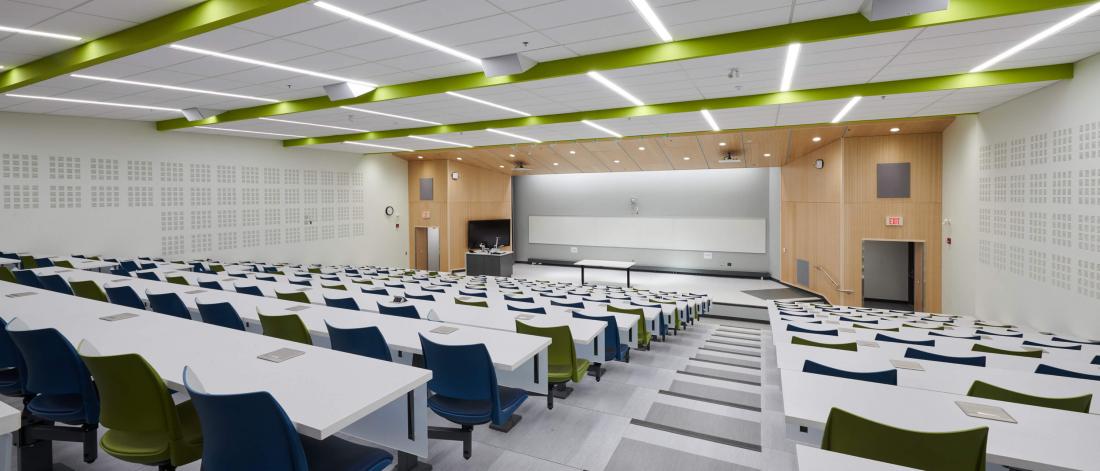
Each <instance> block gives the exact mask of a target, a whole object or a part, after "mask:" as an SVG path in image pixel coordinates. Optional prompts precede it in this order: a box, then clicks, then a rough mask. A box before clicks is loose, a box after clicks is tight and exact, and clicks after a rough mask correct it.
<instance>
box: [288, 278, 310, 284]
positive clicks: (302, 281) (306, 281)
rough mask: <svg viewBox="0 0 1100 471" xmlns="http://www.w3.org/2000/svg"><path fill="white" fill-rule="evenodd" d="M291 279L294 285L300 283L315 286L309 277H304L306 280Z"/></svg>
mask: <svg viewBox="0 0 1100 471" xmlns="http://www.w3.org/2000/svg"><path fill="white" fill-rule="evenodd" d="M289 281H290V284H292V285H299V286H313V282H312V281H310V280H308V279H304V280H289Z"/></svg>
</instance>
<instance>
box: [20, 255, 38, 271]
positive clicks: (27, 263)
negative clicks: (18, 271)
mask: <svg viewBox="0 0 1100 471" xmlns="http://www.w3.org/2000/svg"><path fill="white" fill-rule="evenodd" d="M19 264H20V265H21V266H22V267H23V269H24V270H30V269H31V268H38V262H36V261H34V257H32V256H30V255H24V256H22V257H19Z"/></svg>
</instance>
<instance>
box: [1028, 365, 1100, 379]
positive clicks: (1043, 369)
mask: <svg viewBox="0 0 1100 471" xmlns="http://www.w3.org/2000/svg"><path fill="white" fill-rule="evenodd" d="M1035 372H1036V373H1039V374H1041V375H1054V376H1065V377H1066V378H1077V379H1088V380H1092V381H1100V375H1090V374H1087V373H1081V372H1078V371H1071V370H1064V369H1062V368H1058V367H1054V366H1050V365H1047V364H1042V363H1041V364H1039V366H1037V367H1036V368H1035Z"/></svg>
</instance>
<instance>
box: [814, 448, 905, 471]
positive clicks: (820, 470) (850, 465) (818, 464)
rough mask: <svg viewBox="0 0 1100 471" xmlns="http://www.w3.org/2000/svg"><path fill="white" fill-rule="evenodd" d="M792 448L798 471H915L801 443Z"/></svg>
mask: <svg viewBox="0 0 1100 471" xmlns="http://www.w3.org/2000/svg"><path fill="white" fill-rule="evenodd" d="M794 448H795V456H796V457H797V458H798V471H839V470H843V471H917V470H916V469H914V468H909V467H906V466H898V465H894V464H890V463H883V462H881V461H875V460H869V459H866V458H860V457H858V456H852V455H845V454H843V453H834V452H831V451H826V450H822V449H821V448H814V447H810V446H806V445H802V444H796V445H795V446H794Z"/></svg>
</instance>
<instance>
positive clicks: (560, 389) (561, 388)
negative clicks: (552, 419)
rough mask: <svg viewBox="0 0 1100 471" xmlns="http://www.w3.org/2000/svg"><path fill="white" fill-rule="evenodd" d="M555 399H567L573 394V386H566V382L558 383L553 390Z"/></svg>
mask: <svg viewBox="0 0 1100 471" xmlns="http://www.w3.org/2000/svg"><path fill="white" fill-rule="evenodd" d="M551 391H552V392H553V394H554V398H555V399H565V398H567V397H569V395H570V394H573V388H571V387H569V386H566V385H565V383H557V384H555V385H554V389H552V390H551Z"/></svg>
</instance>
